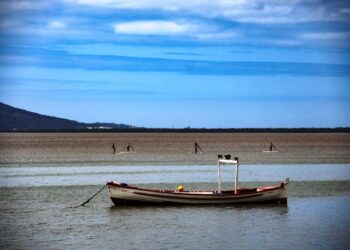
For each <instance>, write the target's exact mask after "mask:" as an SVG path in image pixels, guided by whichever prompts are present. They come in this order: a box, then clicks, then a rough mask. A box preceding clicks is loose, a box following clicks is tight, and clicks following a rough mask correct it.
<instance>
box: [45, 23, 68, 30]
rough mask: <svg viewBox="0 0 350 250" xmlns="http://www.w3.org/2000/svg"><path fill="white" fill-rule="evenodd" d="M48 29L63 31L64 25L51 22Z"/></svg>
mask: <svg viewBox="0 0 350 250" xmlns="http://www.w3.org/2000/svg"><path fill="white" fill-rule="evenodd" d="M48 27H49V28H51V29H64V28H65V27H66V24H64V23H62V22H58V21H52V22H50V23H49V24H48Z"/></svg>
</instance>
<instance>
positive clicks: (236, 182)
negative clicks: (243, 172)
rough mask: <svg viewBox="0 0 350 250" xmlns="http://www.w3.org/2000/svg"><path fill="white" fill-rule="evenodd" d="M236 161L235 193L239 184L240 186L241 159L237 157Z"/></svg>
mask: <svg viewBox="0 0 350 250" xmlns="http://www.w3.org/2000/svg"><path fill="white" fill-rule="evenodd" d="M235 160H236V161H237V162H236V176H235V194H237V186H238V171H239V168H238V167H239V160H238V157H236V158H235Z"/></svg>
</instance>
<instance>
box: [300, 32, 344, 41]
mask: <svg viewBox="0 0 350 250" xmlns="http://www.w3.org/2000/svg"><path fill="white" fill-rule="evenodd" d="M301 37H302V38H303V39H308V40H349V39H350V32H319V33H304V34H302V35H301Z"/></svg>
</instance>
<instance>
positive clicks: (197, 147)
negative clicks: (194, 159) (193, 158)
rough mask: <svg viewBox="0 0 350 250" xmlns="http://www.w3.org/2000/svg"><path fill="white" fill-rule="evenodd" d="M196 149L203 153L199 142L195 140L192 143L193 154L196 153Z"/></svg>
mask: <svg viewBox="0 0 350 250" xmlns="http://www.w3.org/2000/svg"><path fill="white" fill-rule="evenodd" d="M198 150H199V151H200V152H201V153H202V154H204V152H203V150H202V148H201V147H200V146H199V144H198V143H197V142H195V143H194V153H195V154H198Z"/></svg>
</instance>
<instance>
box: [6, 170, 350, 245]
mask: <svg viewBox="0 0 350 250" xmlns="http://www.w3.org/2000/svg"><path fill="white" fill-rule="evenodd" d="M349 172H350V165H349V164H334V165H273V166H265V165H247V166H241V171H240V176H241V178H240V179H241V180H242V184H241V185H244V186H254V185H265V184H268V185H269V184H271V183H276V182H278V181H280V180H282V179H283V178H284V177H289V178H290V179H291V183H290V187H289V200H288V206H271V205H264V206H256V205H245V206H166V207H114V206H112V203H111V202H110V200H109V198H108V197H107V195H106V192H103V193H102V194H101V195H99V196H97V197H96V198H95V199H94V200H92V201H91V202H90V203H89V204H88V205H87V206H86V207H78V208H73V206H76V205H79V204H81V203H82V202H84V201H85V200H87V199H88V198H89V197H90V196H92V195H93V194H94V193H95V192H96V191H97V190H98V189H99V188H100V187H102V186H103V185H104V183H105V182H106V181H108V180H113V179H115V180H120V181H123V182H128V183H140V185H142V186H146V187H164V188H176V187H177V185H178V184H180V183H181V184H184V185H185V187H190V188H215V187H216V183H215V182H216V166H164V167H162V166H157V167H154V166H127V167H122V166H119V167H115V166H113V167H109V166H104V167H103V166H96V167H35V166H33V167H3V168H0V185H1V187H0V214H1V216H0V232H1V233H0V248H1V249H73V248H76V249H82V248H84V249H350V240H349V237H348V236H349V235H350V173H349ZM223 177H224V178H223V179H224V181H226V182H227V181H230V180H231V179H233V168H232V167H227V169H225V170H224V173H223ZM261 181H264V183H262V182H261ZM258 182H259V183H258ZM141 183H142V184H141ZM231 185H232V184H230V183H225V186H226V187H229V186H231Z"/></svg>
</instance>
